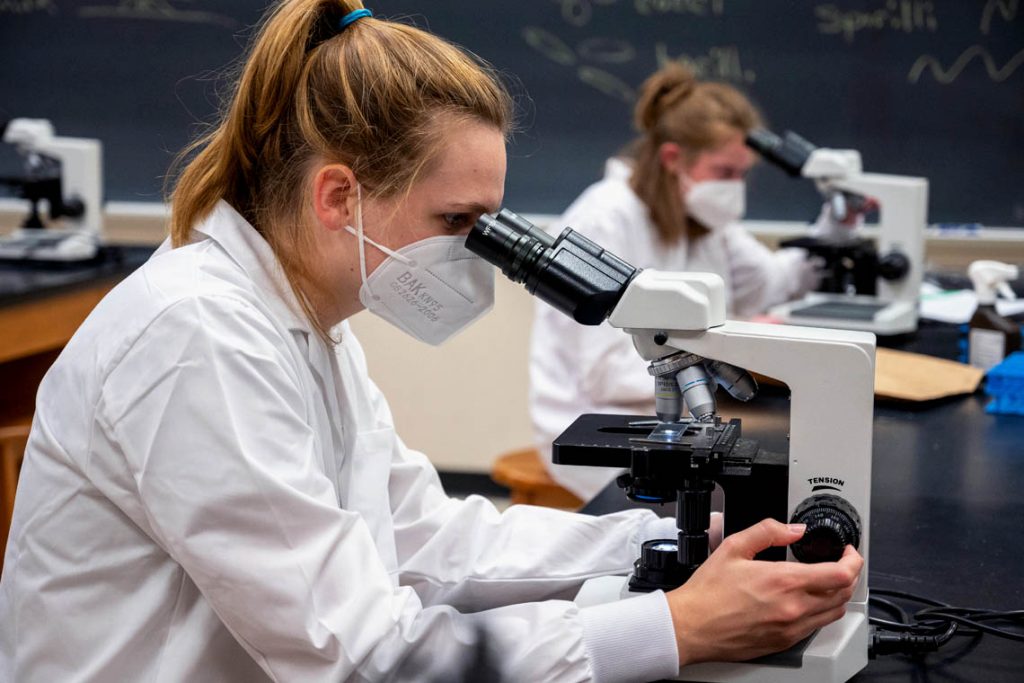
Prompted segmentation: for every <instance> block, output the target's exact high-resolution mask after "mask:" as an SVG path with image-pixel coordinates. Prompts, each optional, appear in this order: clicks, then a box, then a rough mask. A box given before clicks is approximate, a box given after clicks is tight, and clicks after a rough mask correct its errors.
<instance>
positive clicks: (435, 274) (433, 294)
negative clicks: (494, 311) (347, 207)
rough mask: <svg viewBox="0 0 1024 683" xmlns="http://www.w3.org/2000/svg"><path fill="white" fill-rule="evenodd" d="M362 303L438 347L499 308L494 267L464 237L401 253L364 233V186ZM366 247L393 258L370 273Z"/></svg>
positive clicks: (359, 220)
mask: <svg viewBox="0 0 1024 683" xmlns="http://www.w3.org/2000/svg"><path fill="white" fill-rule="evenodd" d="M356 193H357V197H358V200H357V204H356V227H355V228H353V227H352V226H347V227H346V228H345V229H346V230H347V231H348V232H350V233H352V234H353V235H355V236H356V237H357V238H358V239H359V271H360V276H361V277H362V286H361V287H360V288H359V300H360V302H362V304H363V306H365V307H366V309H367V310H368V311H370V312H371V313H373V314H374V315H377V316H379V317H381V318H383V319H384V320H386V321H388V322H389V323H391V324H392V325H394V326H395V327H397V328H399V329H400V330H402V331H403V332H406V333H407V334H409V335H412V336H413V337H415V338H416V339H419V340H420V341H423V342H426V343H428V344H432V345H434V346H436V345H438V344H441V343H442V342H444V341H445V340H447V339H449V338H451V337H452V336H453V335H455V334H456V333H457V332H460V331H461V330H463V329H464V328H466V327H467V326H469V325H470V324H471V323H473V322H475V321H476V320H477V319H478V318H480V317H481V316H483V315H484V314H485V313H487V312H488V311H489V310H491V307H492V306H493V305H494V266H492V265H491V264H489V263H487V262H486V261H484V260H483V259H482V258H480V257H479V256H477V255H476V254H474V253H473V252H471V251H469V250H468V249H466V237H465V235H454V236H451V237H448V236H439V237H430V238H427V239H424V240H420V241H418V242H413V243H412V244H407V245H406V246H404V247H402V248H401V249H398V250H392V249H388V248H387V247H385V246H383V245H381V244H378V243H377V242H374V241H373V240H371V239H370V238H369V237H366V235H364V234H363V201H362V188H360V187H359V186H357V188H356ZM366 243H369V244H372V245H373V246H374V247H376V248H377V249H380V250H381V251H383V252H384V253H385V254H387V255H388V257H389V258H388V259H387V260H385V261H384V262H383V263H382V264H380V265H379V266H377V268H376V269H375V270H374V271H373V272H372V273H371V274H370V275H369V276H367V274H366V246H365V245H366Z"/></svg>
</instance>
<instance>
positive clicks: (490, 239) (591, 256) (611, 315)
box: [466, 209, 756, 422]
mask: <svg viewBox="0 0 1024 683" xmlns="http://www.w3.org/2000/svg"><path fill="white" fill-rule="evenodd" d="M466 247H467V248H468V249H469V250H470V251H472V252H474V253H476V254H478V255H480V256H481V257H482V258H483V259H484V260H486V261H488V262H490V263H492V264H494V265H495V266H498V267H499V268H501V270H502V272H503V273H504V274H505V275H506V276H508V277H509V278H510V279H511V280H512V281H513V282H519V283H524V284H525V285H526V288H527V290H528V291H529V292H530V293H531V294H535V295H536V296H537V297H539V298H540V299H542V300H544V301H546V302H547V303H549V304H551V305H552V306H554V307H555V308H556V309H558V310H560V311H562V312H563V313H565V314H566V315H569V316H570V317H572V318H573V319H574V320H576V321H577V322H580V323H584V324H587V325H599V324H601V323H602V322H604V321H605V320H608V322H609V324H611V325H612V326H613V327H618V328H620V329H623V330H625V331H626V332H628V333H629V334H631V335H633V338H634V340H635V342H637V343H636V347H637V352H638V353H639V354H640V355H641V356H642V357H643V358H644V359H645V360H648V361H651V364H650V368H649V372H650V374H651V376H652V378H653V380H654V386H655V392H654V393H655V403H656V412H657V415H658V418H659V419H660V420H661V421H663V422H676V421H678V420H679V419H680V416H681V414H682V409H683V405H684V404H685V406H686V407H687V409H688V410H689V412H690V414H691V415H693V417H694V418H695V419H697V420H699V421H701V422H708V421H714V419H715V412H716V403H715V400H714V392H715V389H716V388H717V387H718V386H722V387H723V388H724V389H726V390H727V391H729V393H730V394H732V395H734V396H746V397H747V398H749V397H750V396H752V395H753V392H754V391H755V390H756V384H754V382H753V380H752V379H750V377H749V375H747V373H745V372H744V371H743V370H741V369H739V368H735V367H733V366H730V365H728V364H726V363H720V362H716V361H708V360H706V359H705V358H703V357H701V356H696V355H694V354H688V353H684V352H683V351H682V350H681V349H680V348H676V347H674V346H672V345H669V344H665V343H664V342H662V344H661V345H656V346H655V347H654V348H649V347H647V346H645V345H643V344H642V343H639V341H640V340H641V339H647V338H655V339H658V338H661V337H664V338H666V339H667V335H668V332H669V331H673V332H703V331H705V330H708V329H710V328H713V327H718V326H721V325H723V324H724V323H725V283H724V281H723V280H722V278H721V277H720V276H718V275H716V274H714V273H673V272H662V271H657V270H640V269H638V268H634V267H633V266H632V265H630V264H628V263H626V262H625V261H623V260H622V259H620V258H618V257H617V256H615V255H614V254H611V253H610V252H608V251H606V250H604V249H603V248H601V247H600V246H598V245H597V244H594V243H593V242H592V241H590V240H588V239H587V238H586V237H583V236H582V235H580V234H579V233H577V232H576V231H574V230H572V229H571V228H566V229H564V230H563V231H562V232H561V234H560V235H559V236H558V237H557V238H553V237H551V236H550V235H548V234H547V233H545V232H544V231H543V230H541V229H540V228H538V227H536V226H534V225H533V224H531V223H530V222H529V221H527V220H525V219H524V218H522V217H521V216H518V215H516V214H515V213H513V212H511V211H509V210H508V209H502V210H501V211H500V212H499V213H498V214H497V215H495V216H483V217H481V218H480V220H479V221H478V222H477V225H476V226H475V227H474V228H473V230H472V231H470V233H469V236H468V237H467V238H466ZM742 400H747V399H746V398H744V399H742Z"/></svg>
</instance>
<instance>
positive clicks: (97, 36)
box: [0, 0, 1024, 226]
mask: <svg viewBox="0 0 1024 683" xmlns="http://www.w3.org/2000/svg"><path fill="white" fill-rule="evenodd" d="M367 4H368V5H370V6H371V7H372V9H374V11H375V12H376V13H377V15H378V16H382V17H386V18H391V19H399V18H401V19H402V20H405V21H411V22H413V23H415V24H416V25H418V26H421V27H424V28H429V29H430V30H432V31H434V32H436V33H438V34H440V35H442V36H445V37H447V38H449V39H451V40H453V41H454V42H456V43H459V44H460V45H463V46H464V47H466V48H468V49H470V50H472V51H474V52H476V53H477V54H479V55H480V56H481V57H483V58H484V59H486V60H488V61H489V62H491V63H492V64H493V65H495V66H496V67H497V68H498V69H499V70H500V71H501V72H502V73H503V74H505V75H506V76H507V77H509V79H510V80H512V81H513V84H514V90H515V93H516V95H517V99H518V101H519V103H520V113H521V116H520V126H519V130H518V132H517V133H516V135H515V137H514V139H513V141H512V144H511V146H510V156H509V176H508V185H507V192H506V203H507V204H508V206H510V207H512V208H514V209H515V210H517V211H520V212H526V213H532V212H537V213H558V212H560V211H562V210H563V209H564V208H565V207H566V206H567V205H568V203H569V202H570V201H572V199H573V198H574V197H575V196H576V195H577V194H578V193H579V192H580V191H581V190H582V189H583V188H584V187H585V186H586V185H587V184H589V183H590V182H593V181H594V180H596V179H597V178H598V177H600V175H601V173H602V168H603V162H604V160H605V158H606V157H608V156H609V155H612V154H614V153H615V152H616V151H618V150H619V149H620V148H621V147H622V146H623V145H624V144H625V143H627V142H628V141H629V140H630V139H631V138H632V136H633V131H632V129H631V123H630V120H631V102H632V99H633V97H634V95H635V90H636V88H637V86H638V85H639V84H640V83H641V82H642V81H643V79H644V78H645V76H646V75H648V74H649V73H650V72H652V71H653V70H654V69H656V68H657V66H658V65H659V63H661V62H662V61H663V60H665V59H670V58H683V59H686V60H688V61H689V62H690V63H691V64H692V65H693V66H694V67H695V68H696V69H697V71H698V72H699V73H700V75H702V76H703V77H705V78H709V79H715V80H723V81H726V82H730V83H733V84H735V85H737V86H739V87H740V88H742V89H743V90H744V91H745V92H747V93H748V94H749V95H750V96H751V97H752V99H753V100H754V101H755V102H757V103H758V105H759V106H760V108H761V110H762V111H763V112H764V114H765V117H766V119H767V121H768V123H769V125H770V126H771V127H772V128H774V129H776V130H778V131H782V130H785V129H791V130H794V131H796V132H798V133H800V134H801V135H802V136H804V137H805V138H807V139H809V140H811V141H812V142H814V143H816V144H818V145H821V146H828V147H840V148H853V149H858V150H860V151H861V153H862V156H863V159H864V166H865V169H866V170H868V171H875V172H880V173H896V174H906V175H921V176H926V177H928V178H930V180H931V207H930V219H931V221H932V222H953V223H981V224H985V225H990V226H1020V225H1024V192H1022V183H1024V7H1022V5H1024V1H1022V0H973V1H972V0H931V1H928V0H861V1H854V0H834V1H832V2H816V1H808V2H783V1H781V0H771V1H768V0H528V1H525V2H514V1H509V0H476V1H469V0H432V1H430V2H426V1H423V0H420V1H419V2H417V1H416V0H377V2H375V3H373V4H370V3H369V2H368V3H367ZM264 8H265V3H264V2H262V1H258V0H254V1H251V2H245V1H244V0H224V1H220V2H213V1H212V0H211V1H206V0H180V1H171V0H120V1H118V0H83V1H81V2H71V1H69V0H0V64H2V65H3V68H2V73H3V76H2V77H0V116H5V117H14V116H32V117H44V118H48V119H51V120H52V121H53V122H54V124H55V126H56V128H57V131H58V133H59V134H64V135H74V136H86V137H97V138H100V139H101V140H102V141H103V143H104V145H105V169H106V194H107V198H108V199H111V200H128V201H158V200H159V199H160V198H161V186H162V183H163V176H164V174H165V173H166V169H167V167H168V163H169V162H170V160H171V158H172V156H173V154H174V153H175V152H176V151H177V150H178V149H180V148H181V147H182V146H183V145H184V144H185V143H186V142H187V141H188V139H189V138H190V136H192V135H193V134H194V133H195V130H196V124H197V123H198V122H204V121H209V120H210V119H211V117H212V116H213V113H214V112H215V111H216V107H217V103H218V95H219V93H222V92H223V91H224V87H223V83H224V81H223V78H220V77H221V76H222V75H223V73H224V71H225V68H226V67H227V66H228V65H230V64H231V63H232V62H233V61H234V60H236V59H237V57H238V55H239V54H241V51H242V49H243V47H244V45H245V43H246V40H247V38H248V36H249V34H250V31H251V27H252V26H253V25H254V24H255V23H256V22H257V21H258V20H259V18H260V16H261V15H262V13H263V10H264ZM3 154H4V156H3V157H2V159H3V163H2V164H0V165H2V166H4V169H0V170H6V169H7V166H9V165H10V164H11V163H13V162H12V159H11V157H12V156H13V154H12V153H11V152H10V151H9V150H5V151H4V152H3ZM817 210H818V198H817V196H816V194H815V193H814V191H813V189H812V188H811V187H810V185H809V184H808V183H807V182H802V181H797V180H791V179H788V178H786V177H784V176H783V174H782V173H781V172H779V171H778V170H776V169H774V168H770V167H767V166H764V165H763V166H761V167H759V168H758V169H757V170H756V171H755V173H754V174H753V176H752V178H751V187H750V195H749V212H748V215H749V216H750V217H751V218H757V219H777V220H808V219H809V218H811V217H813V215H814V214H815V213H816V212H817Z"/></svg>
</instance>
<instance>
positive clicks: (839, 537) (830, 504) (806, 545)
mask: <svg viewBox="0 0 1024 683" xmlns="http://www.w3.org/2000/svg"><path fill="white" fill-rule="evenodd" d="M790 522H791V523H793V524H806V525H807V532H806V533H805V534H804V536H803V538H801V539H800V540H799V541H797V542H796V543H794V544H792V545H791V546H790V549H791V550H792V551H793V556H794V557H795V558H796V559H798V560H799V561H801V562H807V563H814V562H835V561H836V560H838V559H839V558H840V557H842V556H843V549H844V548H846V546H847V544H849V545H852V546H853V547H854V548H857V547H859V546H860V515H858V514H857V511H856V510H855V509H854V508H853V506H852V505H850V504H849V503H848V502H847V501H846V500H844V499H842V498H840V497H839V496H833V495H830V494H824V495H820V496H811V497H810V498H807V499H806V500H804V501H803V502H802V503H800V504H799V505H797V506H796V510H795V511H794V512H793V518H792V519H791V520H790Z"/></svg>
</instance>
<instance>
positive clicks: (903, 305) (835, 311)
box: [768, 292, 917, 336]
mask: <svg viewBox="0 0 1024 683" xmlns="http://www.w3.org/2000/svg"><path fill="white" fill-rule="evenodd" d="M768 314H769V315H770V316H771V317H773V318H777V319H779V321H781V322H783V323H786V324H787V325H803V326H809V327H829V328H833V329H840V330H862V331H864V332H873V333H875V334H877V335H880V336H885V335H894V334H906V333H908V332H914V331H915V330H917V302H916V301H915V302H913V303H911V302H907V301H883V300H881V299H879V298H878V297H873V296H850V295H844V294H822V293H818V292H815V293H812V294H808V295H807V296H806V297H804V298H803V299H801V300H799V301H791V302H789V303H786V304H781V305H779V306H775V307H773V308H772V309H771V310H770V311H769V312H768Z"/></svg>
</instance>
